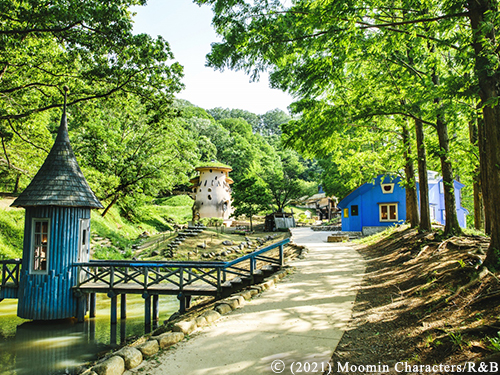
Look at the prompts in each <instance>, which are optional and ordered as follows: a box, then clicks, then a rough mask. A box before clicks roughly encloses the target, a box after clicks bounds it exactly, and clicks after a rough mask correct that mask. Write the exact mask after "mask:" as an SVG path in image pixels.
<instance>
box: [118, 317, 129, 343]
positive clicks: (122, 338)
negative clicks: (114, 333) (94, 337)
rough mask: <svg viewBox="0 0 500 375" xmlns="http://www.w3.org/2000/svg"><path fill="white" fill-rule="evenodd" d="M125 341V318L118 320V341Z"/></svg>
mask: <svg viewBox="0 0 500 375" xmlns="http://www.w3.org/2000/svg"><path fill="white" fill-rule="evenodd" d="M126 341H127V320H126V319H122V320H120V343H121V344H125V342H126Z"/></svg>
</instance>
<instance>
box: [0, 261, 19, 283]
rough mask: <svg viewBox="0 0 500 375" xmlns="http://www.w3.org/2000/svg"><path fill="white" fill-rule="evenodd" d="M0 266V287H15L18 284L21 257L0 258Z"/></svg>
mask: <svg viewBox="0 0 500 375" xmlns="http://www.w3.org/2000/svg"><path fill="white" fill-rule="evenodd" d="M0 267H1V268H2V274H1V279H0V287H2V288H3V287H6V286H7V287H11V288H17V287H18V286H19V272H20V269H21V259H10V260H0Z"/></svg>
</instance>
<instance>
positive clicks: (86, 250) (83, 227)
mask: <svg viewBox="0 0 500 375" xmlns="http://www.w3.org/2000/svg"><path fill="white" fill-rule="evenodd" d="M89 259H90V219H81V220H80V235H79V237H78V259H77V262H78V263H86V262H88V261H89ZM85 275H86V272H85V271H83V270H82V271H81V272H80V276H79V278H80V281H83V280H85V279H86V276H85Z"/></svg>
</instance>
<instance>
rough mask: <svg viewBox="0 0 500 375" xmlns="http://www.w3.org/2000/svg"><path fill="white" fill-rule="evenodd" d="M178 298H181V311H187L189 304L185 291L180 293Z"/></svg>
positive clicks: (182, 312) (181, 312)
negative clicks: (187, 303) (187, 304)
mask: <svg viewBox="0 0 500 375" xmlns="http://www.w3.org/2000/svg"><path fill="white" fill-rule="evenodd" d="M177 299H178V300H179V313H180V314H184V313H185V312H186V309H187V306H186V302H187V301H186V296H185V295H184V293H182V292H181V293H179V294H178V295H177Z"/></svg>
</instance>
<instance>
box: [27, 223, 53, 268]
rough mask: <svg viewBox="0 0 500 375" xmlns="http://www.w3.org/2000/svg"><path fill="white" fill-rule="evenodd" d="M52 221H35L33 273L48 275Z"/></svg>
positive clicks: (33, 228)
mask: <svg viewBox="0 0 500 375" xmlns="http://www.w3.org/2000/svg"><path fill="white" fill-rule="evenodd" d="M49 228H50V219H33V225H32V240H31V267H30V268H31V273H40V274H47V273H48V269H47V262H48V252H49Z"/></svg>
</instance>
